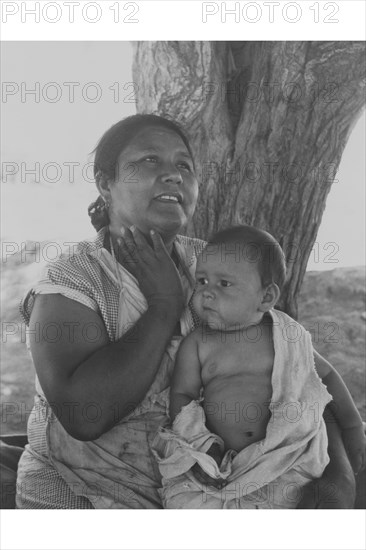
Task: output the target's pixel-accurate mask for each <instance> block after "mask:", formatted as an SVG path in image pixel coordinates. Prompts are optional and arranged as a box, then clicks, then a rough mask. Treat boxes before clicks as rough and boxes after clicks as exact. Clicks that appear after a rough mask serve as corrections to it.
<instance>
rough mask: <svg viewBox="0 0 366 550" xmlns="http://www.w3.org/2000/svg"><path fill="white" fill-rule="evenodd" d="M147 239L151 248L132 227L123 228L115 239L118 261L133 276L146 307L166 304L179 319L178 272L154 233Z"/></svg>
mask: <svg viewBox="0 0 366 550" xmlns="http://www.w3.org/2000/svg"><path fill="white" fill-rule="evenodd" d="M151 240H152V246H150V244H149V243H148V242H147V240H146V238H145V237H144V235H143V234H142V233H141V231H139V230H138V229H137V228H136V227H134V226H131V228H130V229H126V228H123V230H122V237H121V238H119V239H117V242H118V244H119V258H120V259H121V260H122V264H123V265H125V266H126V268H127V269H128V271H130V272H131V273H132V275H134V276H135V277H136V279H137V281H138V283H139V286H140V289H141V292H142V293H143V295H144V296H145V298H146V300H147V303H148V305H149V306H152V305H155V304H159V305H166V306H167V307H168V308H169V309H171V308H172V309H173V310H174V311H175V312H176V314H177V316H178V317H180V314H181V312H182V309H183V307H184V292H183V286H182V282H181V279H180V276H179V273H178V270H177V268H176V267H175V265H174V262H173V260H172V259H171V257H170V256H169V253H168V251H167V249H166V248H165V245H164V242H163V240H162V238H161V237H160V235H159V234H158V233H157V232H156V231H151Z"/></svg>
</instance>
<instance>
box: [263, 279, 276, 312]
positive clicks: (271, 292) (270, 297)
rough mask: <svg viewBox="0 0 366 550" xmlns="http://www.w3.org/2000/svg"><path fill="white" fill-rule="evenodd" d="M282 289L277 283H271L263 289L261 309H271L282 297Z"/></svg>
mask: <svg viewBox="0 0 366 550" xmlns="http://www.w3.org/2000/svg"><path fill="white" fill-rule="evenodd" d="M280 294H281V291H280V289H279V288H278V286H277V285H276V283H271V284H269V285H268V286H267V287H266V288H265V289H264V291H263V296H262V302H261V304H260V306H259V311H263V312H264V311H269V310H270V309H272V308H273V307H274V306H275V305H276V303H277V302H278V299H279V297H280Z"/></svg>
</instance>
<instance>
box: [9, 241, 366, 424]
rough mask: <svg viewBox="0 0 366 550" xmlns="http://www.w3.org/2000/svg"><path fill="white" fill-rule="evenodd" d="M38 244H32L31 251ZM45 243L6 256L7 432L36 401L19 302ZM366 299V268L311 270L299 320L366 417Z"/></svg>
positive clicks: (36, 271)
mask: <svg viewBox="0 0 366 550" xmlns="http://www.w3.org/2000/svg"><path fill="white" fill-rule="evenodd" d="M32 246H33V245H32V243H27V249H28V250H30V249H32ZM39 246H40V249H38V250H36V252H37V254H36V253H35V254H28V255H27V256H26V257H24V255H23V257H22V256H21V254H20V253H17V254H14V255H12V256H9V257H7V258H5V257H3V263H2V268H3V274H2V293H1V295H2V313H1V320H2V361H1V401H2V416H1V433H2V434H5V433H8V434H12V433H22V432H23V433H24V432H25V431H26V421H27V417H28V413H29V411H30V409H31V408H32V404H33V395H34V376H35V373H34V368H33V366H32V361H31V358H30V356H29V353H28V351H27V349H26V345H25V342H24V340H25V333H24V325H23V324H22V320H21V317H20V314H19V311H18V304H19V301H20V298H21V296H22V295H23V294H24V292H25V291H26V290H27V289H28V288H29V287H30V286H31V284H32V282H34V281H36V280H37V277H38V276H39V273H40V272H41V270H42V265H43V261H42V255H43V254H42V244H41V245H39ZM38 252H39V254H38ZM38 256H39V257H38ZM4 260H5V261H4ZM35 260H36V261H35ZM365 298H366V294H365V267H352V268H338V269H334V270H332V271H322V272H321V271H310V272H307V273H306V276H305V280H304V283H303V286H302V290H301V294H300V297H299V321H300V322H301V323H302V324H303V325H304V326H305V328H307V329H308V330H309V331H310V332H311V334H312V337H313V342H314V346H315V348H316V349H317V350H318V351H319V353H321V354H322V355H323V356H324V357H325V358H326V359H328V360H329V361H330V362H331V363H332V364H333V365H334V366H335V367H336V369H337V370H338V371H339V373H340V374H341V375H342V376H343V378H344V380H345V382H346V384H347V386H348V388H349V390H350V392H351V394H352V397H353V399H354V400H355V403H356V405H357V407H358V409H359V411H360V413H361V416H362V417H363V419H364V420H366V405H365V330H366V317H365V313H364V312H365V309H366V307H365Z"/></svg>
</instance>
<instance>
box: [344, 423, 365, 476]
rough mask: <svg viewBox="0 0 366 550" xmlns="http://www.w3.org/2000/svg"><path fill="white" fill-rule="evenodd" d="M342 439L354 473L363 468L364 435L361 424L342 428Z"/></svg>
mask: <svg viewBox="0 0 366 550" xmlns="http://www.w3.org/2000/svg"><path fill="white" fill-rule="evenodd" d="M342 439H343V443H344V446H345V448H346V451H347V454H348V458H349V460H350V462H351V466H352V468H353V471H354V473H355V475H357V474H359V473H360V471H361V470H363V469H364V468H365V451H366V437H365V429H364V426H363V424H360V425H359V426H353V427H351V428H345V429H343V430H342Z"/></svg>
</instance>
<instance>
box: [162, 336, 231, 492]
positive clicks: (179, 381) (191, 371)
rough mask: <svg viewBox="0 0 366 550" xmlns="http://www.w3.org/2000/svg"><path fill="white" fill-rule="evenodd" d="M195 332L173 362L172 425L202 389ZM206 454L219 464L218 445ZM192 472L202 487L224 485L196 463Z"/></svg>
mask: <svg viewBox="0 0 366 550" xmlns="http://www.w3.org/2000/svg"><path fill="white" fill-rule="evenodd" d="M197 334H200V333H197V331H194V332H192V333H191V334H189V336H187V337H186V338H185V339H184V340H183V342H182V343H181V345H180V347H179V350H178V353H177V358H176V361H175V367H174V372H173V377H172V381H171V386H170V410H169V413H170V419H171V422H172V423H173V421H174V419H175V417H176V416H177V414H178V413H179V412H180V411H181V409H182V407H184V406H185V405H188V403H190V402H191V401H193V400H196V399H198V398H199V395H200V390H201V387H202V380H201V363H200V360H199V355H198V340H197ZM207 454H208V455H210V456H212V458H213V459H214V460H215V461H216V462H217V464H220V462H221V451H220V448H219V446H218V444H216V443H214V444H213V445H211V447H210V448H209V449H208V450H207ZM192 472H193V474H194V475H195V477H196V478H197V479H198V481H200V482H201V483H202V484H203V485H205V484H208V485H213V486H215V487H217V488H221V487H222V486H224V485H225V484H226V482H225V481H222V480H220V479H213V478H211V477H210V476H209V475H208V474H206V472H204V471H203V470H202V468H201V467H200V465H199V464H198V463H196V464H195V465H194V466H193V468H192Z"/></svg>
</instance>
